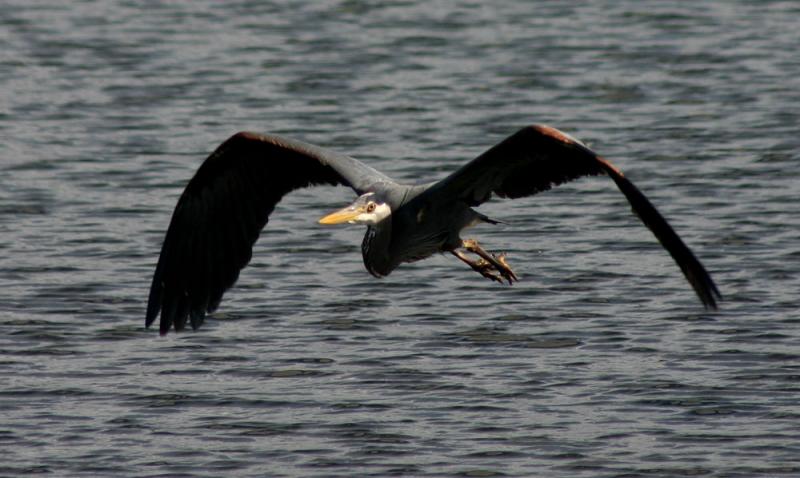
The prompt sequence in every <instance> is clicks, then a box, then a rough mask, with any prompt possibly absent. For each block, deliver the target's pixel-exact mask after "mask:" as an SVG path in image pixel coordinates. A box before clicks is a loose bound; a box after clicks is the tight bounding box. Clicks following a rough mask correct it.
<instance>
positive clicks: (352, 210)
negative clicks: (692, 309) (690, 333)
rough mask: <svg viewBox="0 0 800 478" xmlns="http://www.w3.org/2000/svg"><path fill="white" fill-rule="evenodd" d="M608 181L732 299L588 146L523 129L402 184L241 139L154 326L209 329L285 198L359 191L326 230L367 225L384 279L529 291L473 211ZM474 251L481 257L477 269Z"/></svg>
mask: <svg viewBox="0 0 800 478" xmlns="http://www.w3.org/2000/svg"><path fill="white" fill-rule="evenodd" d="M603 173H605V174H607V175H609V176H610V177H611V179H613V180H614V182H615V183H616V184H617V186H618V187H619V189H620V190H621V191H622V193H623V194H624V195H625V197H627V198H628V201H629V202H630V204H631V206H632V207H633V210H634V212H635V213H636V214H637V215H638V216H639V218H640V219H641V220H642V222H644V224H645V225H646V226H647V227H648V228H650V230H651V231H652V232H653V234H655V236H656V238H657V239H658V240H659V241H660V242H661V245H662V246H664V248H665V249H666V250H667V251H669V253H670V254H671V255H672V257H673V258H674V259H675V262H677V264H678V266H679V267H680V268H681V270H682V271H683V274H684V275H685V276H686V279H687V280H688V281H689V283H690V284H691V285H692V287H693V288H694V290H695V292H696V293H697V295H698V297H699V298H700V300H701V301H702V302H703V304H704V306H705V307H706V308H711V309H715V308H716V302H717V300H718V299H720V298H721V296H720V293H719V291H718V290H717V287H716V286H715V285H714V282H713V281H712V280H711V276H709V274H708V272H706V270H705V268H704V267H703V265H702V264H701V263H700V261H698V260H697V258H695V256H694V254H693V253H692V251H690V250H689V248H688V247H687V246H686V244H684V243H683V241H682V240H681V238H680V237H679V236H678V235H677V234H676V233H675V231H674V230H673V229H672V227H670V225H669V224H668V223H667V221H666V220H665V219H664V217H663V216H661V214H660V213H659V212H658V211H657V210H656V208H655V207H654V206H653V205H652V204H651V203H650V201H649V200H648V199H647V198H646V197H645V196H644V194H642V193H641V192H640V191H639V189H638V188H636V186H634V185H633V183H631V182H630V181H629V180H628V179H626V178H625V176H623V174H622V172H621V171H620V170H619V169H617V168H616V167H615V166H614V165H612V164H611V163H610V162H608V161H607V160H605V159H603V158H601V157H600V156H598V155H596V154H595V153H594V152H592V151H591V150H590V149H589V148H588V147H586V146H585V145H584V144H583V143H581V142H580V141H578V140H576V139H574V138H573V137H571V136H569V135H567V134H565V133H562V132H561V131H558V130H557V129H555V128H551V127H549V126H544V125H534V126H529V127H526V128H523V129H521V130H519V131H518V132H517V133H515V134H513V135H511V136H510V137H508V138H506V139H505V140H504V141H503V142H501V143H499V144H497V145H496V146H494V147H493V148H491V149H489V150H488V151H486V152H485V153H483V154H482V155H481V156H479V157H478V158H476V159H474V160H472V161H470V162H469V163H467V164H465V165H464V166H462V167H461V168H460V169H458V170H457V171H455V172H454V173H452V174H450V175H449V176H447V177H446V178H444V179H442V180H441V181H437V182H432V183H428V184H423V185H403V184H398V183H396V182H395V181H393V180H392V179H390V178H389V177H387V176H385V175H384V174H382V173H380V172H378V171H376V170H374V169H372V168H371V167H369V166H367V165H365V164H363V163H361V162H359V161H357V160H355V159H353V158H350V157H348V156H344V155H341V154H337V153H334V152H331V151H328V150H325V149H322V148H319V147H317V146H313V145H310V144H307V143H303V142H300V141H296V140H292V139H288V138H283V137H280V136H274V135H260V134H254V133H246V132H245V133H238V134H235V135H234V136H232V137H231V138H230V139H228V140H227V141H225V142H224V143H222V144H221V145H220V146H219V147H218V148H217V149H216V151H214V152H213V153H211V155H210V156H209V157H208V159H206V160H205V162H204V163H203V164H202V165H201V166H200V168H199V169H198V171H197V173H196V174H195V176H194V177H193V178H192V180H191V181H189V184H188V185H187V186H186V189H185V190H184V192H183V194H182V195H181V197H180V199H179V200H178V204H177V206H176V207H175V212H174V213H173V215H172V220H171V221H170V225H169V229H167V234H166V237H165V239H164V244H163V246H162V248H161V255H160V257H159V259H158V265H157V266H156V270H155V274H154V275H153V282H152V285H151V288H150V297H149V300H148V304H147V316H146V319H145V324H146V325H147V326H150V324H151V323H152V322H153V321H154V320H155V318H156V317H157V316H158V315H159V313H160V314H161V323H160V331H161V333H162V334H165V333H167V332H168V331H169V330H170V328H172V327H174V328H175V330H176V331H177V330H181V329H183V328H184V326H185V325H186V321H187V319H189V320H190V322H191V325H192V328H195V329H196V328H197V327H199V326H200V325H201V324H202V322H203V320H204V318H205V314H206V313H207V312H212V311H214V310H215V309H216V308H217V306H218V305H219V303H220V300H221V299H222V295H223V293H224V292H225V290H227V289H228V288H230V287H231V286H232V285H233V284H234V283H235V282H236V279H237V278H238V276H239V271H240V270H241V269H242V268H243V267H244V266H245V265H247V263H248V262H249V261H250V257H251V255H252V247H253V244H254V243H255V241H256V239H257V238H258V235H259V233H260V232H261V230H262V229H263V228H264V226H265V225H266V223H267V221H268V220H269V215H270V213H271V212H272V210H273V209H274V208H275V205H276V204H277V203H278V202H279V201H280V200H281V198H282V197H283V196H284V195H285V194H287V193H289V192H290V191H293V190H295V189H299V188H303V187H306V186H311V185H319V184H332V185H344V186H349V187H351V188H352V189H353V190H354V191H355V192H356V194H358V195H359V197H358V199H356V201H355V202H354V203H352V204H351V205H349V206H347V207H345V208H344V209H341V210H339V211H337V212H334V213H333V214H330V215H328V216H325V217H323V218H322V219H320V220H319V222H320V223H322V224H340V223H350V224H363V225H366V226H367V234H366V235H365V236H364V241H363V242H362V244H361V251H362V253H363V257H364V265H365V266H366V268H367V270H368V271H369V272H370V273H371V274H372V275H374V276H375V277H381V276H385V275H387V274H389V273H390V272H392V271H393V270H394V269H395V268H396V267H397V266H398V265H400V264H401V263H403V262H413V261H418V260H420V259H424V258H426V257H428V256H430V255H432V254H434V253H436V252H448V253H452V254H453V255H454V256H456V257H457V258H459V259H460V260H461V261H463V262H465V263H466V264H467V265H469V266H470V267H471V268H472V269H474V270H475V271H477V272H478V273H480V274H481V275H482V276H484V277H486V278H488V279H491V280H494V281H498V282H503V280H505V281H507V282H508V283H509V284H511V283H512V282H514V281H516V280H517V276H516V275H515V274H514V271H513V270H512V269H511V267H509V265H508V263H507V262H506V260H505V257H504V255H502V254H498V255H495V254H492V253H489V252H486V251H485V250H483V248H481V247H480V246H479V245H478V243H477V242H476V241H474V240H463V239H462V238H461V236H460V234H461V231H462V230H463V229H465V228H467V227H469V226H472V225H475V224H477V223H481V222H488V223H496V222H497V221H494V220H492V219H490V218H488V217H487V216H485V215H483V214H481V213H479V212H477V211H475V210H473V209H472V208H473V207H475V206H478V205H480V204H481V203H483V202H485V201H487V200H489V198H490V197H491V196H492V195H496V196H499V197H503V198H511V199H514V198H519V197H524V196H530V195H533V194H536V193H538V192H541V191H545V190H547V189H550V188H551V187H553V186H555V185H558V184H561V183H564V182H567V181H571V180H573V179H576V178H579V177H581V176H590V175H598V174H603ZM464 251H467V252H471V253H474V254H476V256H477V257H476V258H475V259H471V258H470V257H469V256H468V255H467V254H466V253H465V252H464Z"/></svg>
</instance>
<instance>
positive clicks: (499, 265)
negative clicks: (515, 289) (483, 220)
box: [461, 239, 519, 285]
mask: <svg viewBox="0 0 800 478" xmlns="http://www.w3.org/2000/svg"><path fill="white" fill-rule="evenodd" d="M461 246H462V247H463V248H464V249H466V250H468V251H470V252H472V253H475V254H477V255H479V256H480V257H481V258H482V259H483V260H484V261H486V262H488V263H489V264H491V265H492V267H494V269H495V270H496V271H497V272H499V273H500V275H501V276H503V277H504V278H505V279H506V280H507V281H508V285H511V284H513V283H514V282H515V281H518V280H519V279H517V275H516V274H515V273H514V271H513V270H512V269H511V266H509V265H508V263H507V262H506V255H505V254H498V255H494V254H490V253H488V252H486V251H484V250H483V248H482V247H481V246H479V245H478V241H476V240H475V239H464V240H463V241H461Z"/></svg>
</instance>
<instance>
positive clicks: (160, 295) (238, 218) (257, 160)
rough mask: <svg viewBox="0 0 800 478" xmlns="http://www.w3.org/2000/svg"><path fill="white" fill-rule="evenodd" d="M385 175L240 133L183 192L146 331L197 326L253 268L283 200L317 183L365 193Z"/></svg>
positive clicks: (297, 145)
mask: <svg viewBox="0 0 800 478" xmlns="http://www.w3.org/2000/svg"><path fill="white" fill-rule="evenodd" d="M380 182H391V180H390V179H389V178H388V177H386V176H384V175H383V174H381V173H379V172H377V171H375V170H374V169H372V168H370V167H369V166H367V165H365V164H363V163H360V162H359V161H356V160H355V159H353V158H350V157H347V156H343V155H339V154H336V153H333V152H330V151H326V150H324V149H322V148H319V147H316V146H312V145H310V144H306V143H302V142H300V141H295V140H290V139H286V138H282V137H279V136H268V135H258V134H254V133H238V134H236V135H234V136H232V137H231V138H230V139H228V140H227V141H225V142H224V143H222V144H221V145H220V146H219V147H218V148H217V149H216V151H214V152H213V153H211V155H210V156H209V157H208V158H207V159H206V160H205V162H203V164H202V165H201V166H200V168H199V169H198V170H197V173H196V174H195V175H194V177H193V178H192V180H191V181H189V184H188V185H187V186H186V189H185V190H184V191H183V194H182V195H181V197H180V199H179V200H178V204H177V206H175V212H174V213H173V214H172V220H171V221H170V225H169V229H167V234H166V237H165V238H164V244H163V246H162V248H161V255H160V256H159V258H158V265H157V266H156V270H155V274H154V275H153V282H152V285H151V286H150V296H149V299H148V304H147V316H146V318H145V325H146V326H150V324H151V323H153V321H154V320H155V319H156V317H157V316H158V315H159V313H160V314H161V323H160V327H159V328H160V331H161V334H165V333H167V332H168V331H169V329H170V328H171V327H173V326H174V327H175V330H181V329H182V328H183V327H184V326H185V325H186V321H187V319H188V318H191V325H192V327H193V328H197V327H198V326H199V325H200V324H201V323H202V322H203V319H204V318H205V314H206V312H212V311H213V310H214V309H216V307H217V305H219V302H220V300H221V299H222V294H223V293H224V292H225V290H226V289H228V288H229V287H231V286H232V285H233V284H234V282H236V279H237V278H238V277H239V271H240V270H241V269H242V268H243V267H244V266H245V265H247V263H248V262H249V261H250V257H251V254H252V248H253V244H254V243H255V242H256V239H258V235H259V233H260V232H261V229H263V228H264V226H265V225H266V224H267V221H268V219H269V215H270V213H271V212H272V210H273V209H274V208H275V205H276V204H277V203H278V202H279V201H280V200H281V198H282V197H283V196H284V195H285V194H287V193H289V192H290V191H293V190H295V189H299V188H303V187H306V186H310V185H316V184H332V185H344V186H349V187H351V188H353V189H354V190H355V191H356V192H357V193H359V194H362V193H363V192H366V191H367V190H368V188H369V187H370V186H371V185H373V184H375V183H380Z"/></svg>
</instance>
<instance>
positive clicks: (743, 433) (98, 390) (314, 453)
mask: <svg viewBox="0 0 800 478" xmlns="http://www.w3.org/2000/svg"><path fill="white" fill-rule="evenodd" d="M579 3H580V6H578V4H579ZM798 46H800V5H799V4H798V3H797V2H791V1H786V2H779V1H774V2H769V1H749V2H746V1H709V2H696V3H690V2H667V1H664V2H658V1H652V2H639V1H633V0H630V1H611V0H607V1H596V2H574V3H573V2H528V1H522V0H518V1H499V2H491V3H489V2H459V3H456V2H437V1H434V2H422V1H393V2H370V1H354V0H351V1H318V2H310V1H309V2H286V3H281V2H278V3H270V2H259V1H252V0H249V1H239V2H216V1H210V0H209V1H205V2H201V1H191V2H189V1H176V2H130V1H122V0H119V1H105V2H104V1H83V2H77V1H76V2H62V1H49V2H46V1H33V2H31V1H28V0H11V1H9V0H6V1H4V2H3V5H2V7H1V8H0V138H1V140H0V452H1V456H0V475H3V476H20V475H28V474H41V475H46V476H47V475H51V476H112V475H113V476H120V475H126V476H209V477H210V476H401V475H403V476H473V477H484V476H548V477H555V476H564V477H611V476H626V477H637V476H642V477H656V476H659V477H660V476H663V477H667V476H714V477H723V476H724V477H751V476H800V404H798V399H800V332H798V330H800V313H799V312H800V301H799V300H798V289H799V288H800V213H799V212H798V209H800V208H799V207H798V198H800V174H799V173H798V160H800V155H799V154H798V151H799V150H800V80H799V79H798V78H800V54H799V53H798ZM533 122H541V123H548V124H551V125H553V126H556V127H558V128H561V129H563V130H565V131H568V132H570V133H572V134H574V135H575V136H577V137H579V138H581V139H583V140H584V141H586V142H588V143H589V144H590V145H591V146H592V147H593V148H595V149H596V150H597V151H598V152H600V153H601V154H603V155H604V156H606V157H608V158H610V159H612V160H614V161H615V162H616V163H617V164H618V165H619V166H620V167H621V168H622V169H623V170H625V171H626V172H627V174H628V176H629V177H630V178H632V179H633V180H634V181H635V182H636V183H637V184H638V185H639V186H640V187H641V188H642V189H643V190H644V191H645V192H646V193H647V194H648V195H649V196H650V197H651V199H652V200H653V201H654V202H655V203H656V204H657V205H658V206H659V207H660V209H661V210H662V212H663V213H664V214H665V215H666V216H667V217H668V218H669V219H670V220H671V222H672V223H673V225H674V226H675V227H676V229H677V230H678V231H679V232H680V233H681V235H682V236H683V237H684V239H685V240H686V241H687V243H688V244H690V245H691V247H693V249H694V250H695V252H696V253H697V254H698V256H699V257H701V258H702V259H703V261H704V262H705V264H706V265H707V267H708V268H709V269H710V270H711V271H712V273H713V275H714V277H715V279H716V281H717V283H718V285H719V287H720V289H721V291H722V293H723V294H724V296H725V301H724V302H723V304H722V309H721V311H720V312H718V313H706V312H704V311H703V310H702V308H701V307H700V305H699V303H698V301H697V300H696V298H695V297H694V296H693V293H692V292H691V290H690V289H689V287H688V285H687V284H686V283H685V282H684V280H683V278H682V277H681V275H680V273H679V271H678V269H677V268H676V267H675V266H674V264H673V263H672V261H671V259H670V258H669V257H668V255H667V254H666V253H665V252H663V251H662V250H661V249H660V248H659V246H658V245H657V244H656V243H655V240H654V239H653V238H652V236H651V235H650V233H649V232H648V231H647V230H646V229H645V228H644V227H642V226H641V225H640V224H639V223H638V222H637V220H636V219H635V218H634V217H633V216H632V215H631V214H629V208H628V206H627V204H626V203H625V201H624V198H623V197H622V195H621V194H619V192H618V191H617V190H616V189H615V188H614V186H613V184H612V183H611V182H610V181H609V180H608V179H607V178H592V179H586V180H583V181H580V182H576V183H573V184H571V185H568V186H565V187H562V188H560V189H558V190H555V191H551V192H548V193H546V194H542V195H540V196H537V197H535V198H530V199H527V200H520V201H514V202H493V203H491V204H489V205H488V206H486V207H483V208H482V211H483V212H486V213H488V214H490V215H492V216H495V217H498V218H501V219H504V220H506V221H508V222H509V223H510V224H508V225H503V226H498V227H488V226H487V227H481V228H478V229H475V230H473V231H472V232H473V233H474V235H475V237H477V238H479V239H480V240H481V241H482V242H483V244H484V245H485V246H486V247H487V248H489V249H492V250H505V251H508V252H509V254H510V261H511V263H512V264H513V265H514V266H515V267H516V270H517V271H518V273H519V274H520V275H521V278H522V281H521V282H519V284H517V285H515V286H514V287H510V288H509V287H502V286H498V285H496V284H492V283H490V282H488V281H486V280H484V279H482V278H480V277H479V276H478V275H477V274H475V273H473V272H471V271H469V270H467V269H466V268H465V267H463V265H462V264H460V263H458V261H456V260H455V259H454V258H451V257H444V256H439V257H434V258H432V259H430V260H428V261H425V262H423V263H417V264H413V265H407V266H403V267H401V268H400V269H398V270H397V271H395V272H394V273H393V274H392V275H391V276H390V277H388V278H386V279H383V280H375V279H373V278H371V277H370V276H369V275H368V273H367V272H366V271H365V270H364V268H363V266H362V264H361V257H360V252H359V244H360V240H361V236H362V234H363V231H362V230H360V229H359V228H355V229H348V228H337V229H330V228H323V227H321V226H318V225H317V224H316V219H317V218H318V217H320V216H321V215H322V214H324V213H326V212H328V211H330V210H331V209H333V208H336V207H339V206H341V205H343V204H345V203H346V202H347V201H349V200H350V199H351V198H352V195H351V193H350V192H349V191H347V190H344V189H334V188H327V189H318V190H314V191H308V192H303V193H299V194H295V195H293V196H291V197H289V198H288V199H287V200H286V201H285V202H283V203H281V205H279V207H278V209H277V210H276V213H275V215H274V219H273V221H272V222H271V223H270V226H269V227H268V229H267V230H266V231H265V233H264V234H263V235H262V238H261V240H260V242H259V243H258V244H257V247H256V251H255V255H254V260H253V263H252V264H251V266H250V267H249V268H248V269H246V270H245V272H244V273H243V274H242V277H241V279H240V282H239V284H238V286H237V287H236V288H235V289H233V290H232V291H230V292H229V293H228V294H227V296H226V298H225V300H224V302H223V304H222V307H221V309H220V312H219V313H217V314H215V315H214V316H213V317H212V318H211V319H209V320H208V321H207V322H206V325H205V326H204V327H203V328H202V329H201V330H200V331H199V332H196V333H192V332H188V333H183V334H179V335H174V334H173V335H170V336H168V337H166V338H159V337H158V335H157V333H156V332H155V331H153V330H144V328H143V316H144V307H145V299H146V294H147V288H148V286H149V281H150V278H151V274H152V271H153V268H154V266H155V261H156V259H157V254H158V251H159V247H160V243H161V240H162V238H163V233H164V230H165V229H166V226H167V223H168V220H169V217H170V214H171V212H172V208H173V207H174V204H175V201H176V200H177V197H178V195H179V194H180V192H181V190H182V188H183V186H184V185H185V184H186V182H187V180H188V179H189V177H191V175H192V174H193V173H194V171H195V170H196V168H197V167H198V165H199V164H200V162H201V161H202V159H203V158H204V157H205V156H206V155H207V154H208V153H209V152H210V151H211V150H212V149H213V148H214V147H215V146H216V145H217V144H219V143H220V142H221V141H222V140H224V139H225V138H226V137H227V136H228V135H230V134H232V133H234V132H236V131H239V130H253V131H264V132H273V133H281V134H285V135H288V136H292V137H297V138H300V139H304V140H307V141H311V142H316V143H319V144H321V145H324V146H327V147H330V148H332V149H335V150H338V151H341V152H345V153H348V154H352V155H353V156H355V157H357V158H360V159H362V160H364V161H366V162H368V163H369V164H371V165H374V166H376V167H378V168H379V169H381V170H383V171H385V172H387V173H389V174H390V175H392V176H394V177H396V178H398V179H406V180H410V179H414V178H422V179H425V180H428V179H433V178H437V177H442V176H443V175H445V174H446V173H447V172H448V171H450V170H452V169H453V168H455V167H457V166H458V165H460V164H462V163H463V162H464V161H466V160H468V159H470V158H472V157H474V156H476V155H477V154H479V153H480V152H482V151H483V150H485V149H486V148H488V147H489V146H491V145H492V144H494V143H496V142H498V141H500V140H501V139H502V138H504V137H505V136H506V135H508V134H510V133H512V132H513V131H515V130H516V129H518V128H519V127H521V126H523V125H526V124H529V123H533Z"/></svg>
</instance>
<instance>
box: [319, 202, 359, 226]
mask: <svg viewBox="0 0 800 478" xmlns="http://www.w3.org/2000/svg"><path fill="white" fill-rule="evenodd" d="M359 214H361V210H360V208H353V207H351V206H347V207H346V208H344V209H339V210H338V211H336V212H334V213H331V214H328V215H327V216H325V217H323V218H322V219H320V220H319V223H320V224H342V223H345V222H351V221H353V220H354V219H355V218H356V217H358V215H359Z"/></svg>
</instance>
